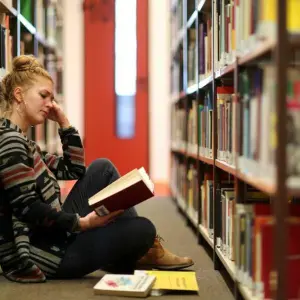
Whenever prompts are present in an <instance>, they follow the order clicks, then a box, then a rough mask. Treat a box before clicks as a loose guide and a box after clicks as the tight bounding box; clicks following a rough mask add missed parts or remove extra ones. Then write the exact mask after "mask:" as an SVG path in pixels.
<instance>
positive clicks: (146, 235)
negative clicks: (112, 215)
mask: <svg viewBox="0 0 300 300" xmlns="http://www.w3.org/2000/svg"><path fill="white" fill-rule="evenodd" d="M134 232H135V235H136V236H135V239H136V240H139V241H140V242H141V243H142V244H143V246H145V248H146V249H149V248H151V247H152V245H153V243H154V240H155V237H156V228H155V226H154V224H153V223H152V222H151V221H150V220H149V219H147V218H144V217H137V218H136V224H135V228H134Z"/></svg>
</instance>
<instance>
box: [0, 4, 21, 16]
mask: <svg viewBox="0 0 300 300" xmlns="http://www.w3.org/2000/svg"><path fill="white" fill-rule="evenodd" d="M0 12H4V13H6V14H8V15H10V16H11V17H17V16H18V12H17V10H16V9H15V8H13V7H12V6H9V5H7V4H6V2H5V1H0Z"/></svg>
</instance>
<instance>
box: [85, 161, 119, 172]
mask: <svg viewBox="0 0 300 300" xmlns="http://www.w3.org/2000/svg"><path fill="white" fill-rule="evenodd" d="M88 170H90V171H92V172H97V173H99V172H100V173H102V172H105V171H116V167H115V165H114V164H113V163H112V161H111V160H109V159H108V158H97V159H95V160H94V161H92V163H91V164H90V165H89V166H88Z"/></svg>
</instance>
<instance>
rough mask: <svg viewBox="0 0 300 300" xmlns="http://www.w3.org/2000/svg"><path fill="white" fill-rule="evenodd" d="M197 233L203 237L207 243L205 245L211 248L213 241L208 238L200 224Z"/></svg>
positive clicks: (205, 230)
mask: <svg viewBox="0 0 300 300" xmlns="http://www.w3.org/2000/svg"><path fill="white" fill-rule="evenodd" d="M199 232H200V233H201V235H202V236H203V237H204V239H205V240H206V241H207V243H208V244H209V245H210V246H211V247H212V248H213V247H214V241H213V239H211V238H210V237H209V235H208V231H207V229H206V228H205V227H204V226H203V225H202V224H200V225H199Z"/></svg>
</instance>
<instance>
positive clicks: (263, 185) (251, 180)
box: [236, 170, 276, 195]
mask: <svg viewBox="0 0 300 300" xmlns="http://www.w3.org/2000/svg"><path fill="white" fill-rule="evenodd" d="M236 176H237V178H239V179H240V180H242V181H244V182H245V183H247V184H249V185H252V186H253V187H255V188H257V189H258V190H260V191H262V192H264V193H266V194H268V195H273V194H275V192H276V186H275V185H274V184H270V183H268V182H265V181H264V180H263V179H261V178H259V177H254V176H250V175H247V174H244V173H242V172H241V171H239V170H237V171H236Z"/></svg>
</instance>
